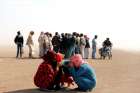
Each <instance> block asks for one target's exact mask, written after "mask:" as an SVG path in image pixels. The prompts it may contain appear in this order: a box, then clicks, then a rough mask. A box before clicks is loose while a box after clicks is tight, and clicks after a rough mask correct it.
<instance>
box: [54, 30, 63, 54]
mask: <svg viewBox="0 0 140 93" xmlns="http://www.w3.org/2000/svg"><path fill="white" fill-rule="evenodd" d="M60 43H61V41H60V35H59V34H58V32H56V33H55V36H54V37H53V38H52V45H53V50H54V51H55V52H56V53H58V52H59V50H60Z"/></svg>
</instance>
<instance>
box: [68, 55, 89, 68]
mask: <svg viewBox="0 0 140 93" xmlns="http://www.w3.org/2000/svg"><path fill="white" fill-rule="evenodd" d="M70 62H72V64H73V65H74V66H77V67H80V66H81V65H82V64H84V63H86V62H85V61H84V60H83V59H82V56H81V55H80V54H76V55H74V56H72V57H71V58H70Z"/></svg>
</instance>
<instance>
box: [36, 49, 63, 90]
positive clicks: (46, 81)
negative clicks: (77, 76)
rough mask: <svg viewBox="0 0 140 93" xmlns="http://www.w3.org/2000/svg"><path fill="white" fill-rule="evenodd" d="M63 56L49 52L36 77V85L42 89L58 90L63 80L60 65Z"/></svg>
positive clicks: (44, 57)
mask: <svg viewBox="0 0 140 93" xmlns="http://www.w3.org/2000/svg"><path fill="white" fill-rule="evenodd" d="M62 58H63V57H62V55H61V54H59V53H55V52H54V51H51V50H49V51H48V52H47V54H45V55H44V56H43V60H44V62H43V63H41V64H40V66H39V68H38V70H37V72H36V74H35V76H34V84H35V85H36V86H37V87H39V88H40V89H43V90H44V89H48V90H51V89H58V88H59V84H60V82H61V80H60V79H59V78H60V76H61V71H60V70H59V67H58V65H59V64H60V62H61V61H62Z"/></svg>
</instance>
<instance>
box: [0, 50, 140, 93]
mask: <svg viewBox="0 0 140 93" xmlns="http://www.w3.org/2000/svg"><path fill="white" fill-rule="evenodd" d="M6 51H7V52H4V50H3V49H1V53H0V93H48V92H42V91H39V90H38V89H37V88H36V87H35V86H34V84H33V76H34V74H35V72H36V70H37V67H38V65H39V64H40V63H41V62H42V60H41V59H27V58H24V59H15V58H14V49H13V50H12V49H9V50H8V49H6ZM88 62H89V64H91V65H92V66H93V67H94V68H95V70H96V74H97V87H96V88H95V89H94V90H93V91H92V93H140V70H139V69H140V54H139V53H137V54H135V53H130V52H124V51H120V50H115V51H113V59H112V60H110V61H109V60H104V61H102V60H98V59H97V60H91V59H89V60H88ZM74 87H75V86H72V88H74ZM65 92H71V93H80V92H76V91H66V90H62V91H59V93H65ZM52 93H53V92H52Z"/></svg>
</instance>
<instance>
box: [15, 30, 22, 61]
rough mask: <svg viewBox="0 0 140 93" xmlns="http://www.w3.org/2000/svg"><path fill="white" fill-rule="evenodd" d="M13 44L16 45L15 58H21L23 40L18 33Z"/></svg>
mask: <svg viewBox="0 0 140 93" xmlns="http://www.w3.org/2000/svg"><path fill="white" fill-rule="evenodd" d="M14 42H15V44H16V45H17V56H16V58H18V57H19V54H20V58H22V54H23V43H24V39H23V36H22V35H21V33H20V31H18V32H17V36H16V37H15V40H14Z"/></svg>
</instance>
